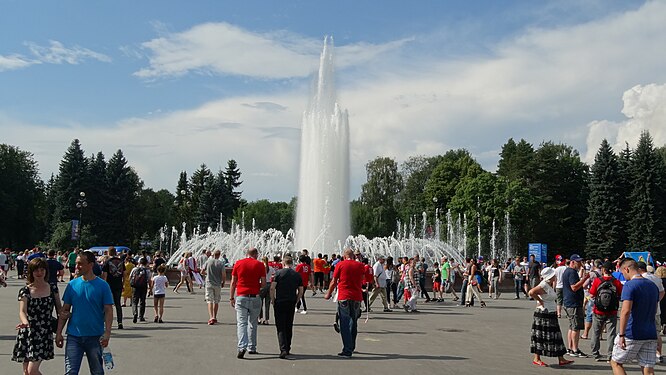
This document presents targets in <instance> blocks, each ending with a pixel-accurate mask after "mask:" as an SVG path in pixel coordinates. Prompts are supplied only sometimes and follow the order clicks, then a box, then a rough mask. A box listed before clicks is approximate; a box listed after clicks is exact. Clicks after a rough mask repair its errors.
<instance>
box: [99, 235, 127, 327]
mask: <svg viewBox="0 0 666 375" xmlns="http://www.w3.org/2000/svg"><path fill="white" fill-rule="evenodd" d="M109 257H110V258H109V259H107V261H106V262H104V265H102V279H104V280H106V282H107V283H108V284H109V287H110V288H111V294H112V295H113V304H114V305H115V306H116V320H117V321H118V329H123V307H122V306H121V304H120V296H121V295H122V293H123V284H124V282H125V279H124V277H123V275H124V274H125V262H123V261H122V260H121V259H120V257H118V252H117V250H116V248H115V247H113V246H111V247H109Z"/></svg>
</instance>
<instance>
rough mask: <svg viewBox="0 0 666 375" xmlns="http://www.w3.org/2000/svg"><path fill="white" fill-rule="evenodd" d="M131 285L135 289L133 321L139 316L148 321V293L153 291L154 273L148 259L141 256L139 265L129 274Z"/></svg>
mask: <svg viewBox="0 0 666 375" xmlns="http://www.w3.org/2000/svg"><path fill="white" fill-rule="evenodd" d="M129 278H130V286H131V287H132V289H133V290H134V292H133V293H132V314H133V315H134V319H133V320H132V322H133V323H136V321H137V318H139V320H141V321H142V322H145V321H146V318H145V314H146V294H148V295H150V294H151V293H152V288H153V287H152V281H151V280H152V278H153V275H152V274H151V272H150V269H149V268H148V259H146V258H143V257H141V259H139V265H138V266H136V267H134V268H133V269H132V272H130V275H129Z"/></svg>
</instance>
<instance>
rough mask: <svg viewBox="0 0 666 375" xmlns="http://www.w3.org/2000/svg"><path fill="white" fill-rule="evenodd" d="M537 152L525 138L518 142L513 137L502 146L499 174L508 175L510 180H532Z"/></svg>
mask: <svg viewBox="0 0 666 375" xmlns="http://www.w3.org/2000/svg"><path fill="white" fill-rule="evenodd" d="M534 163H535V152H534V147H533V146H532V144H531V143H528V142H527V141H525V140H524V139H521V140H520V142H518V143H516V142H515V141H514V140H513V138H509V140H508V141H507V142H506V143H505V144H504V145H503V146H502V151H501V152H500V160H499V163H498V168H497V174H498V175H499V176H502V177H506V178H507V179H508V180H509V181H514V180H517V179H523V180H525V181H530V180H531V179H532V178H534V172H535V164H534Z"/></svg>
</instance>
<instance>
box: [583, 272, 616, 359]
mask: <svg viewBox="0 0 666 375" xmlns="http://www.w3.org/2000/svg"><path fill="white" fill-rule="evenodd" d="M613 268H614V267H613V263H611V262H606V263H604V264H602V265H601V272H602V276H601V277H597V278H595V279H594V281H593V282H592V286H590V296H592V298H593V301H594V303H593V305H592V313H593V315H592V343H591V344H592V355H593V356H594V358H595V359H596V360H597V361H599V362H601V361H606V360H608V361H610V360H611V356H612V354H613V342H614V341H615V334H616V332H617V309H618V308H619V306H620V296H621V295H622V284H621V283H620V281H619V280H618V279H616V278H614V277H613ZM588 303H592V302H588ZM604 325H605V326H606V329H607V330H608V340H607V342H608V351H607V352H606V353H607V355H605V356H602V355H601V354H600V353H599V348H600V346H601V342H600V340H601V331H602V330H603V327H604Z"/></svg>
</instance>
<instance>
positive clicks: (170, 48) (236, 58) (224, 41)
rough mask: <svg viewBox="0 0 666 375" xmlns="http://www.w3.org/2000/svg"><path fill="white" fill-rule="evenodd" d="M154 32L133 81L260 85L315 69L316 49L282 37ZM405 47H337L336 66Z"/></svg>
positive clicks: (233, 31) (310, 42)
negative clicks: (204, 78)
mask: <svg viewBox="0 0 666 375" xmlns="http://www.w3.org/2000/svg"><path fill="white" fill-rule="evenodd" d="M160 25H161V24H160ZM160 30H161V34H162V36H160V37H159V38H155V39H152V40H150V41H147V42H144V43H142V47H143V49H144V50H147V51H148V52H149V53H148V54H149V55H150V57H149V64H150V65H149V66H148V67H146V68H143V69H141V70H139V71H137V72H136V73H134V74H135V75H136V76H138V77H141V78H146V79H154V78H158V77H162V76H182V75H185V74H187V73H191V72H198V73H204V74H221V75H239V76H247V77H255V78H262V79H285V78H293V77H306V76H308V75H309V74H310V73H312V71H313V70H314V69H316V67H317V61H318V56H319V53H320V50H321V43H322V42H321V40H318V39H313V38H307V37H304V36H300V35H297V34H293V33H290V32H287V31H277V32H271V33H255V32H251V31H248V30H245V29H242V28H240V27H237V26H234V25H231V24H228V23H206V24H201V25H197V26H194V27H192V28H191V29H189V30H186V31H183V32H178V33H168V32H166V31H165V30H164V28H163V27H160ZM408 41H409V39H403V40H398V41H393V42H389V43H386V44H380V45H375V44H370V43H359V44H355V45H348V46H342V47H340V48H339V49H338V52H337V53H338V62H339V64H340V65H339V66H349V65H356V64H361V63H364V62H367V61H370V60H372V59H374V58H376V57H377V56H378V55H380V54H382V53H385V52H387V51H390V50H392V49H396V48H399V47H400V46H401V45H403V44H404V43H406V42H408Z"/></svg>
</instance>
